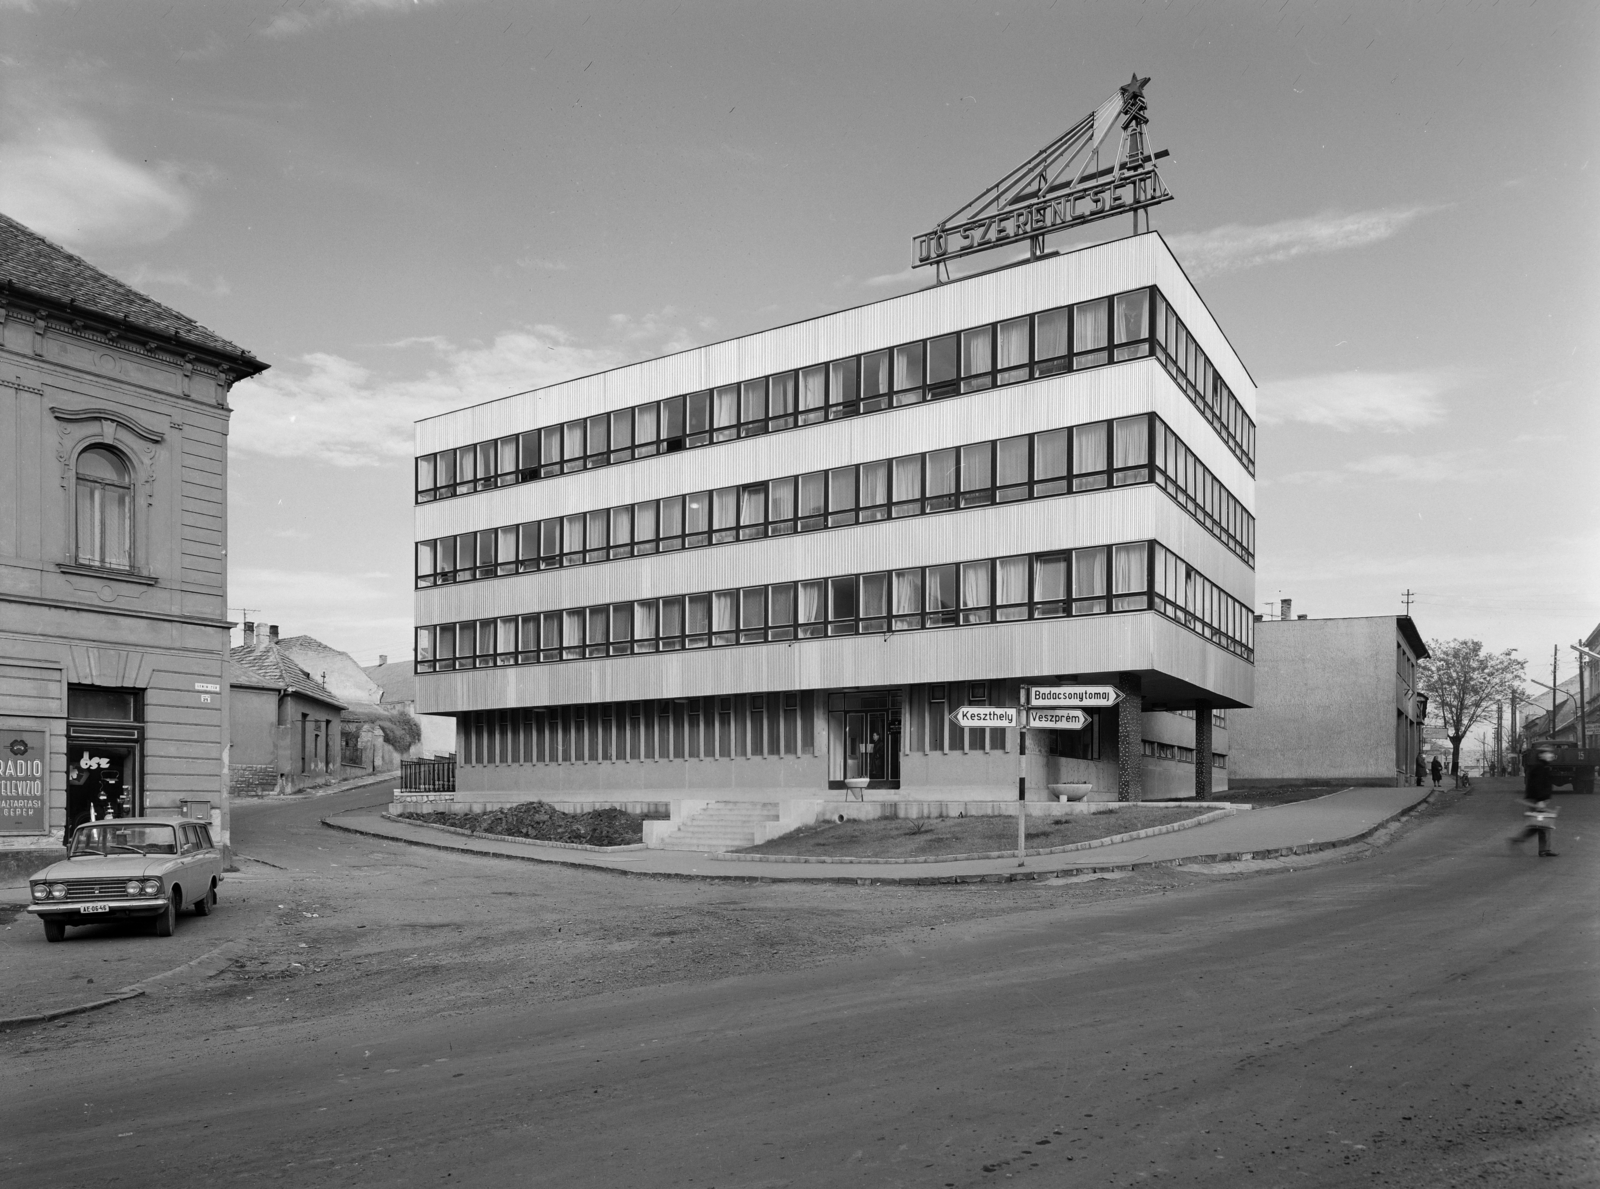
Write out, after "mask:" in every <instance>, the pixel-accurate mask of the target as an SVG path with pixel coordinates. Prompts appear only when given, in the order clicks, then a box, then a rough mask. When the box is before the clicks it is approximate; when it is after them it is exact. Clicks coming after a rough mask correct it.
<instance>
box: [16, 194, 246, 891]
mask: <svg viewBox="0 0 1600 1189" xmlns="http://www.w3.org/2000/svg"><path fill="white" fill-rule="evenodd" d="M265 368H266V365H265V364H264V363H262V362H260V361H259V360H257V359H255V358H254V357H253V356H251V355H250V354H249V353H248V352H246V351H244V350H243V349H242V348H240V347H237V346H235V345H234V344H233V343H230V342H228V341H227V340H226V339H223V338H220V337H219V336H217V335H215V334H213V333H212V332H211V331H209V330H207V329H206V328H205V327H204V326H201V325H200V324H199V323H197V322H195V321H193V320H192V319H190V318H187V317H185V316H184V315H182V314H180V313H178V312H177V311H175V310H171V309H169V308H167V307H166V306H164V305H161V304H160V303H159V302H156V301H154V300H152V299H150V298H148V297H146V296H144V295H143V294H141V293H139V292H137V291H135V290H133V289H131V288H129V287H128V286H127V285H124V284H123V283H122V282H120V281H118V280H116V279H115V278H113V277H110V276H108V275H106V274H105V273H103V272H101V271H100V270H98V269H96V268H95V267H93V266H92V265H90V264H88V263H87V262H86V261H84V260H82V259H80V258H79V257H77V256H75V255H73V254H72V253H70V252H68V251H66V250H65V249H63V248H61V247H58V246H57V245H56V244H53V243H51V242H50V241H48V240H46V239H44V238H43V237H41V236H38V235H36V234H34V233H33V232H32V231H30V230H28V229H27V228H26V227H24V226H22V225H21V224H19V223H17V222H15V221H13V220H11V219H8V218H6V217H4V216H0V756H3V757H4V759H5V762H6V764H7V769H6V776H5V781H4V784H3V785H0V865H3V866H6V867H8V868H9V867H17V866H29V865H32V864H33V860H35V859H42V858H44V857H46V855H47V853H48V852H49V851H50V850H52V849H54V848H57V847H59V846H60V845H61V842H62V838H63V833H64V831H65V830H66V828H67V827H68V826H69V824H72V823H74V822H77V821H82V820H87V819H88V818H90V817H91V816H93V817H103V816H106V815H107V814H111V815H116V816H126V815H130V814H136V813H148V814H158V815H171V816H176V815H179V814H181V813H183V812H185V809H186V806H185V802H189V803H190V804H189V805H188V806H187V811H188V812H190V813H194V814H201V815H207V816H209V815H210V814H211V812H212V811H213V810H216V811H219V812H218V816H219V819H220V820H219V822H218V825H219V827H220V828H221V830H222V832H223V836H224V837H226V828H227V821H226V780H225V776H224V763H225V755H226V747H227V704H226V698H227V688H228V682H227V678H226V676H225V671H224V662H225V658H226V655H227V649H228V628H229V623H228V620H227V618H226V616H227V563H226V552H227V504H226V492H227V475H228V468H227V433H228V417H229V412H230V410H229V408H228V390H229V388H230V387H231V386H232V385H233V383H234V382H235V381H237V380H239V379H241V378H244V377H247V376H252V375H255V374H257V373H259V372H261V371H264V370H265ZM8 852H9V853H10V854H12V855H15V856H16V857H14V858H11V859H10V860H9V861H7V859H6V855H7V853H8ZM18 852H36V853H33V854H26V853H24V854H18Z"/></svg>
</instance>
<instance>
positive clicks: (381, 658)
mask: <svg viewBox="0 0 1600 1189" xmlns="http://www.w3.org/2000/svg"><path fill="white" fill-rule="evenodd" d="M378 663H379V664H380V665H387V664H388V663H389V654H388V653H386V652H380V653H379V654H378Z"/></svg>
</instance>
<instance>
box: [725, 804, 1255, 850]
mask: <svg viewBox="0 0 1600 1189" xmlns="http://www.w3.org/2000/svg"><path fill="white" fill-rule="evenodd" d="M1236 812H1237V811H1236V810H1233V809H1218V810H1215V811H1213V812H1211V813H1202V814H1201V815H1200V816H1199V817H1194V818H1187V819H1185V820H1184V821H1181V822H1168V823H1167V824H1166V825H1164V826H1149V827H1147V828H1146V829H1143V830H1130V831H1128V832H1127V833H1125V834H1110V835H1107V836H1106V837H1105V838H1091V839H1090V840H1089V841H1088V842H1069V843H1067V844H1066V845H1064V846H1047V847H1045V848H1044V849H1043V850H1030V851H1029V852H1028V855H1029V856H1030V857H1032V858H1037V857H1039V856H1041V855H1064V854H1067V853H1068V852H1070V851H1076V850H1093V849H1095V848H1096V847H1101V846H1112V845H1114V844H1116V843H1118V842H1137V841H1138V840H1139V839H1141V838H1154V837H1155V836H1156V835H1157V834H1175V833H1177V832H1178V831H1179V830H1188V829H1191V828H1193V827H1195V826H1203V825H1205V824H1206V823H1207V822H1214V821H1218V820H1220V819H1221V818H1225V817H1232V816H1233V815H1234V813H1236ZM710 857H711V858H713V859H721V860H723V861H728V862H742V863H961V862H972V861H974V860H977V859H1014V858H1016V857H1017V852H1016V851H1015V850H1014V849H1013V850H988V851H974V852H972V853H969V854H961V855H917V856H915V857H912V858H904V859H866V858H861V857H859V856H854V855H849V856H839V857H837V858H826V857H823V856H816V857H812V856H809V855H751V854H743V853H741V852H739V851H731V850H725V851H716V852H714V853H713V854H712V855H711V856H710Z"/></svg>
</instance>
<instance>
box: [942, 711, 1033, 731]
mask: <svg viewBox="0 0 1600 1189" xmlns="http://www.w3.org/2000/svg"><path fill="white" fill-rule="evenodd" d="M1021 716H1022V711H1020V710H1018V709H1017V708H1016V707H1015V706H962V707H959V708H958V709H956V710H952V711H951V712H950V721H951V722H953V723H955V724H956V726H958V727H1014V726H1016V725H1017V719H1018V718H1020V717H1021Z"/></svg>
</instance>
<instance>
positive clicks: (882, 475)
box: [859, 462, 889, 524]
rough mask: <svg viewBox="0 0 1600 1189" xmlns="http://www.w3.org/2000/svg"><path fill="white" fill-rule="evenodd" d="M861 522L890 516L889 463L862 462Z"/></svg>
mask: <svg viewBox="0 0 1600 1189" xmlns="http://www.w3.org/2000/svg"><path fill="white" fill-rule="evenodd" d="M860 481H861V491H860V495H859V498H860V501H861V523H863V524H866V523H868V522H869V521H873V520H886V519H888V516H889V507H888V504H889V464H888V463H887V462H864V463H862V464H861V480H860Z"/></svg>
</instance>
